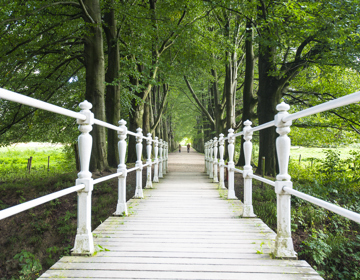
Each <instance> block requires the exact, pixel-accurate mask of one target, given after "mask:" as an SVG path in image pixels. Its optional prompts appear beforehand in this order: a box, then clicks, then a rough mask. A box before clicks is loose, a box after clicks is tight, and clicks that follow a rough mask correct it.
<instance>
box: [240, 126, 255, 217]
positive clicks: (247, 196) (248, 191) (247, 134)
mask: <svg viewBox="0 0 360 280" xmlns="http://www.w3.org/2000/svg"><path fill="white" fill-rule="evenodd" d="M251 124H252V122H251V121H249V120H246V121H245V122H244V125H245V127H244V140H245V142H244V156H245V166H244V173H243V178H244V207H243V214H242V217H244V218H245V217H246V218H253V217H256V215H255V214H254V209H253V205H252V179H251V177H249V175H252V174H253V170H252V166H251V154H252V143H251V139H252V135H253V133H252V132H251V131H250V129H251Z"/></svg>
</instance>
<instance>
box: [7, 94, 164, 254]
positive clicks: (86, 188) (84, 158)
mask: <svg viewBox="0 0 360 280" xmlns="http://www.w3.org/2000/svg"><path fill="white" fill-rule="evenodd" d="M0 98H2V99H5V100H9V101H13V102H17V103H20V104H24V105H28V106H32V107H35V108H39V109H43V110H46V111H50V112H53V113H57V114H61V115H64V116H68V117H71V118H75V119H77V123H78V124H79V130H80V132H81V134H80V136H79V138H78V145H79V158H80V169H81V170H80V172H79V173H78V178H77V179H76V181H75V186H73V187H70V188H67V189H64V190H61V191H58V192H55V193H52V194H49V195H45V196H42V197H39V198H36V199H34V200H31V201H28V202H25V203H22V204H19V205H16V206H13V207H10V208H7V209H4V210H1V211H0V220H2V219H5V218H7V217H10V216H12V215H15V214H18V213H20V212H22V211H25V210H28V209H30V208H33V207H35V206H38V205H41V204H43V203H46V202H49V201H51V200H54V199H56V198H59V197H62V196H64V195H67V194H70V193H73V192H77V194H78V219H77V220H78V225H77V234H76V238H75V245H74V248H73V254H74V255H91V254H93V253H94V242H93V236H92V233H91V194H92V190H93V187H94V185H95V184H98V183H100V182H103V181H107V180H110V179H113V178H118V202H117V206H116V211H115V213H114V215H118V216H122V215H127V214H128V209H127V204H126V176H127V173H129V172H132V171H136V190H135V195H134V198H143V197H144V195H143V188H142V169H143V168H144V167H146V169H147V180H146V186H145V188H152V181H151V167H152V165H154V176H153V182H159V178H163V175H164V174H166V170H167V163H168V143H166V142H165V141H163V140H162V139H160V140H158V137H155V139H152V135H151V133H148V134H147V137H145V136H143V134H142V129H141V128H138V129H137V130H136V133H135V132H131V131H128V130H127V128H126V121H124V120H120V121H119V126H115V125H112V124H109V123H106V122H104V121H101V120H97V119H95V118H94V114H93V113H92V112H91V111H90V109H91V108H92V105H91V103H89V102H87V101H86V100H85V101H84V102H82V103H80V105H79V106H80V109H81V111H80V112H74V111H71V110H68V109H64V108H61V107H58V106H55V105H52V104H49V103H46V102H43V101H40V100H37V99H34V98H31V97H28V96H24V95H21V94H18V93H15V92H12V91H9V90H6V89H2V88H0ZM93 124H97V125H100V126H103V127H107V128H109V129H113V130H116V131H117V132H118V137H119V139H120V140H119V143H118V147H119V162H120V164H119V165H118V169H117V173H115V174H111V175H109V176H105V177H102V178H98V179H95V180H94V179H92V178H91V176H92V174H91V172H90V171H89V165H90V156H91V148H92V136H91V135H90V134H89V132H90V131H91V130H92V125H93ZM127 135H131V136H135V137H136V156H137V161H136V163H135V167H134V168H130V169H127V168H126V164H125V156H126V148H127V143H126V141H125V139H126V137H127ZM143 139H146V144H147V145H146V152H147V159H146V164H143V163H142V161H141V155H142V148H143V145H142V142H143ZM153 143H154V156H155V158H154V161H152V159H151V153H152V144H153ZM158 154H159V158H158Z"/></svg>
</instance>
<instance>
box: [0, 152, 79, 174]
mask: <svg viewBox="0 0 360 280" xmlns="http://www.w3.org/2000/svg"><path fill="white" fill-rule="evenodd" d="M31 156H32V157H33V159H32V167H31V173H30V174H29V172H28V170H27V164H28V158H30V157H31ZM48 156H50V169H49V171H48V169H47V167H48ZM74 169H75V157H74V155H73V151H72V150H71V149H69V148H68V147H67V146H64V148H61V147H55V148H52V147H42V146H39V147H33V148H27V147H20V148H18V147H16V146H15V147H6V148H0V173H1V180H3V181H5V180H13V179H20V178H28V177H34V176H50V175H52V174H54V173H65V172H69V171H72V170H74Z"/></svg>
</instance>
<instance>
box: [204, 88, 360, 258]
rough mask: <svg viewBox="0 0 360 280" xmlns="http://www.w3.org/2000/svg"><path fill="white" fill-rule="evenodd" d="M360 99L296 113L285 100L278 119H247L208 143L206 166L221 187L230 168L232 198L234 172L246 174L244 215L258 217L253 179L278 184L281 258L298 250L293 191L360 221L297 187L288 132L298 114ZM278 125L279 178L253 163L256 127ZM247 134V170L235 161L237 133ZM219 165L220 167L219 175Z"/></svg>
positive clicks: (359, 96) (277, 251)
mask: <svg viewBox="0 0 360 280" xmlns="http://www.w3.org/2000/svg"><path fill="white" fill-rule="evenodd" d="M359 101H360V91H358V92H355V93H353V94H350V95H347V96H344V97H341V98H338V99H335V100H332V101H329V102H326V103H323V104H320V105H317V106H314V107H311V108H309V109H306V110H303V111H299V112H297V113H294V114H289V113H288V112H287V111H288V110H289V109H290V106H289V105H287V104H285V103H281V104H279V105H277V107H276V109H277V110H278V111H279V113H278V114H276V115H275V120H274V121H271V122H268V123H265V124H262V125H259V126H257V127H254V128H252V127H251V124H252V123H251V122H250V121H249V120H247V121H246V122H245V123H244V129H243V131H241V132H239V133H236V134H234V130H233V129H229V130H228V132H229V133H228V135H227V137H224V135H223V134H220V135H219V139H217V137H214V139H211V140H210V141H208V142H206V143H205V168H206V172H207V174H208V175H209V177H210V178H212V179H213V182H216V183H219V188H222V189H224V188H225V184H224V167H225V168H227V170H228V199H237V198H236V196H235V191H234V172H239V173H242V175H243V178H244V201H243V202H244V205H243V213H242V217H247V218H251V217H256V215H255V214H254V211H253V205H252V179H256V180H258V181H261V182H264V183H266V184H268V185H271V186H273V187H275V192H276V194H277V225H278V228H277V235H276V239H275V248H274V252H273V253H274V255H275V257H277V258H290V259H291V258H296V252H295V251H294V246H293V241H292V238H291V203H290V202H291V201H290V199H291V195H294V196H296V197H299V198H301V199H304V200H306V201H309V202H311V203H313V204H316V205H318V206H320V207H323V208H325V209H327V210H330V211H333V212H335V213H337V214H339V215H341V216H343V217H346V218H349V219H351V220H353V221H355V222H357V223H360V214H359V213H356V212H352V211H349V210H347V209H345V208H342V207H339V206H337V205H334V204H332V203H329V202H326V201H324V200H321V199H318V198H315V197H313V196H310V195H307V194H304V193H302V192H299V191H296V190H294V189H293V187H292V182H291V176H290V175H289V174H288V166H289V156H290V146H291V143H290V138H289V137H288V133H289V132H290V126H291V124H292V121H293V120H295V119H298V118H303V117H306V116H310V115H313V114H317V113H320V112H324V111H328V110H331V109H335V108H338V107H341V106H345V105H349V104H352V103H356V102H359ZM272 126H275V127H276V132H277V133H278V134H279V136H278V137H277V139H276V151H277V158H278V163H279V174H278V175H277V176H276V181H271V180H269V179H266V178H263V177H261V176H257V175H254V174H253V169H252V166H251V164H250V163H251V155H252V143H251V139H252V134H253V132H255V131H259V130H262V129H265V128H269V127H272ZM241 135H242V136H243V137H244V140H245V142H244V146H243V149H244V156H245V166H244V167H243V170H240V169H237V168H235V165H234V160H233V158H234V143H235V138H236V137H237V136H241ZM225 140H228V154H229V163H228V165H227V166H225V165H224V142H225ZM218 148H219V152H220V153H219V154H220V155H219V159H218V157H217V150H218ZM217 167H219V179H218V178H217V176H218V174H217V173H218V171H217Z"/></svg>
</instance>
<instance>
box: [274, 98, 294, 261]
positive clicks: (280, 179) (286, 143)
mask: <svg viewBox="0 0 360 280" xmlns="http://www.w3.org/2000/svg"><path fill="white" fill-rule="evenodd" d="M276 109H277V110H278V111H279V113H278V114H277V115H276V116H275V125H276V127H277V128H276V132H277V133H278V134H279V137H277V139H276V151H277V157H278V162H279V172H280V173H279V174H278V175H277V176H276V181H275V192H276V197H277V212H276V214H277V235H276V239H275V249H274V255H275V257H277V258H296V257H297V254H296V252H295V251H294V245H293V241H292V238H291V195H290V194H289V193H287V192H284V191H283V186H286V187H291V188H292V182H291V181H290V180H291V177H290V175H289V174H288V165H289V156H290V146H291V144H290V138H289V137H288V136H287V135H288V133H289V132H290V126H291V121H288V122H283V121H282V119H283V118H284V117H285V116H287V115H288V112H287V111H288V110H289V109H290V106H289V105H287V104H285V103H281V104H279V105H277V106H276Z"/></svg>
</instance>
